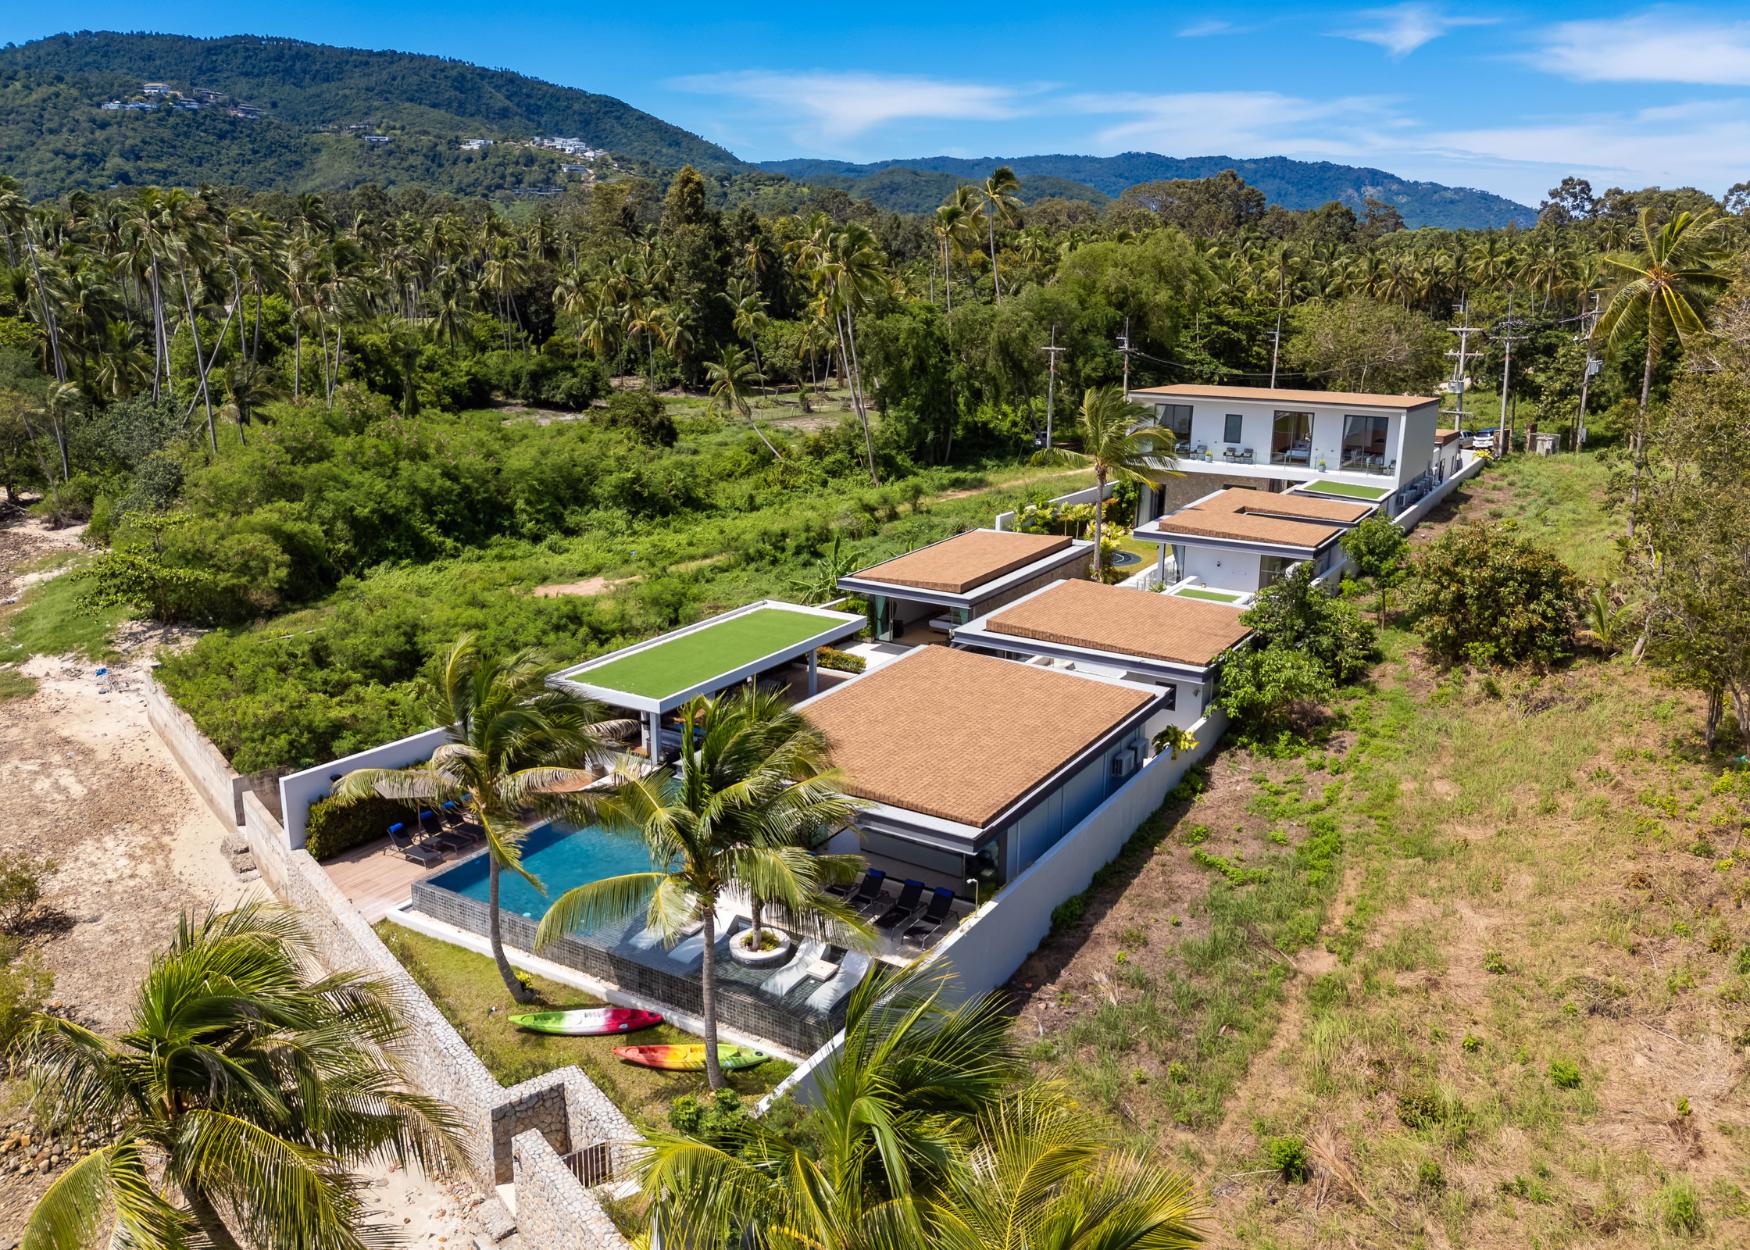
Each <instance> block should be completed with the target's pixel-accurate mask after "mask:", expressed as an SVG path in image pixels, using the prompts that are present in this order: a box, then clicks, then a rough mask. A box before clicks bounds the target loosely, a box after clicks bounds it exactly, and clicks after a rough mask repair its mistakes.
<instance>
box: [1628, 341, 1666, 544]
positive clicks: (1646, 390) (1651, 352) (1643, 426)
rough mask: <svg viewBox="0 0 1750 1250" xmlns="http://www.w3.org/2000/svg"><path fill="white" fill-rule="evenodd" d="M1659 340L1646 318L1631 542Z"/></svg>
mask: <svg viewBox="0 0 1750 1250" xmlns="http://www.w3.org/2000/svg"><path fill="white" fill-rule="evenodd" d="M1658 352H1659V339H1658V336H1657V335H1656V334H1654V333H1653V319H1652V318H1651V317H1648V318H1647V367H1646V368H1645V369H1644V370H1643V371H1642V373H1641V411H1640V414H1639V415H1638V416H1637V417H1636V418H1635V433H1634V446H1633V447H1632V448H1630V449H1629V453H1630V455H1631V457H1632V458H1633V460H1634V472H1633V473H1632V474H1631V475H1630V477H1629V487H1628V538H1629V539H1630V541H1633V539H1634V536H1635V509H1636V507H1637V506H1638V505H1639V504H1640V502H1641V466H1642V465H1643V464H1644V463H1645V457H1644V456H1643V455H1642V454H1641V452H1642V448H1644V447H1645V446H1646V442H1647V399H1648V397H1649V396H1650V395H1651V394H1652V392H1653V362H1654V361H1655V360H1657V359H1658Z"/></svg>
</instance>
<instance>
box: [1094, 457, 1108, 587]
mask: <svg viewBox="0 0 1750 1250" xmlns="http://www.w3.org/2000/svg"><path fill="white" fill-rule="evenodd" d="M1105 520H1106V466H1105V465H1103V464H1096V465H1095V466H1094V580H1095V581H1097V582H1103V581H1105V580H1106V570H1105V569H1104V568H1102V567H1101V565H1100V537H1101V535H1102V534H1103V533H1104V524H1105Z"/></svg>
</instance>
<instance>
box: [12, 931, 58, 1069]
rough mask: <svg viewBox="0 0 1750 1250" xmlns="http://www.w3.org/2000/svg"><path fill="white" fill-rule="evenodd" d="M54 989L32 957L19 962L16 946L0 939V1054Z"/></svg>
mask: <svg viewBox="0 0 1750 1250" xmlns="http://www.w3.org/2000/svg"><path fill="white" fill-rule="evenodd" d="M54 988H55V978H54V975H53V974H52V973H50V972H47V971H45V970H44V968H43V966H42V964H40V963H38V962H37V959H36V957H35V955H34V954H33V955H31V956H28V957H26V958H23V959H20V958H19V957H18V946H17V944H16V942H15V941H14V940H13V939H11V938H5V937H0V1054H3V1053H5V1052H6V1051H7V1050H8V1049H10V1048H11V1046H12V1043H13V1041H14V1040H15V1039H16V1038H17V1037H18V1034H19V1033H20V1031H22V1030H23V1028H24V1026H25V1024H26V1023H27V1022H28V1021H29V1020H30V1018H31V1017H32V1016H34V1015H35V1014H36V1013H37V1012H39V1011H41V1010H42V1007H43V1004H44V1003H45V1002H47V1001H48V997H49V992H50V991H51V990H53V989H54Z"/></svg>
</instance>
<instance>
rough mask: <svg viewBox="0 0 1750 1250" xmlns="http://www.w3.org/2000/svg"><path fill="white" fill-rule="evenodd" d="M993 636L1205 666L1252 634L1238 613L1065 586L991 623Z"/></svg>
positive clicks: (1078, 584) (1081, 584)
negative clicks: (1004, 635)
mask: <svg viewBox="0 0 1750 1250" xmlns="http://www.w3.org/2000/svg"><path fill="white" fill-rule="evenodd" d="M985 628H986V629H988V630H990V631H991V632H992V633H997V634H1008V635H1010V636H1012V637H1015V638H1033V639H1036V640H1038V641H1039V642H1055V643H1059V644H1061V645H1063V646H1068V647H1087V648H1089V649H1090V650H1094V651H1113V652H1117V653H1118V654H1120V655H1137V656H1144V657H1147V658H1149V659H1155V660H1167V661H1169V662H1171V663H1176V664H1207V663H1209V662H1210V661H1211V660H1213V659H1214V658H1215V657H1216V656H1218V655H1220V654H1221V653H1222V652H1223V651H1225V650H1227V649H1228V648H1229V647H1231V646H1233V645H1234V643H1236V642H1238V641H1239V640H1240V639H1242V638H1244V637H1245V636H1246V635H1247V634H1249V633H1251V632H1252V631H1251V630H1249V629H1247V628H1246V627H1245V626H1244V625H1241V624H1240V610H1239V609H1238V608H1232V607H1227V606H1225V605H1223V604H1219V603H1200V602H1198V601H1197V600H1195V599H1181V598H1179V597H1178V596H1176V595H1155V594H1148V593H1147V592H1143V591H1136V590H1126V589H1122V588H1120V587H1118V586H1104V585H1101V584H1100V583H1099V582H1085V581H1073V582H1071V581H1064V582H1058V583H1057V585H1055V586H1053V587H1052V588H1051V589H1050V590H1047V591H1045V592H1044V593H1042V594H1037V595H1034V596H1033V597H1032V598H1031V599H1026V600H1023V601H1022V602H1020V603H1017V604H1016V605H1015V606H1013V607H1010V608H1004V609H1003V610H1002V611H1000V612H998V613H997V614H996V615H994V616H992V617H991V618H990V619H989V620H987V621H986V622H985Z"/></svg>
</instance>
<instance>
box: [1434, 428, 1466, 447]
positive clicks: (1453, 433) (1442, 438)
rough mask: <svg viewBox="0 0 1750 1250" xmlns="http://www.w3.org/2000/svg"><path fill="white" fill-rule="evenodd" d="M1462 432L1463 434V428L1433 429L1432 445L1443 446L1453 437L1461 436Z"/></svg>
mask: <svg viewBox="0 0 1750 1250" xmlns="http://www.w3.org/2000/svg"><path fill="white" fill-rule="evenodd" d="M1463 434H1464V431H1463V430H1435V431H1434V445H1435V446H1436V447H1444V446H1446V444H1448V443H1450V442H1451V441H1452V440H1453V439H1455V438H1459V437H1462V436H1463Z"/></svg>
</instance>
